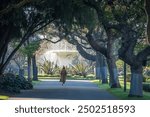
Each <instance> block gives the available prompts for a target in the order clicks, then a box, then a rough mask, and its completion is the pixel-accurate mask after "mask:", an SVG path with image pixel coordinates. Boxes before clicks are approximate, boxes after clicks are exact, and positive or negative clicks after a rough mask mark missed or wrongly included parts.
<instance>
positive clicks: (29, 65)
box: [28, 56, 32, 82]
mask: <svg viewBox="0 0 150 117" xmlns="http://www.w3.org/2000/svg"><path fill="white" fill-rule="evenodd" d="M28 81H29V82H31V81H32V80H31V57H29V56H28Z"/></svg>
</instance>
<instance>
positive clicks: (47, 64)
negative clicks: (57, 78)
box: [39, 58, 59, 75]
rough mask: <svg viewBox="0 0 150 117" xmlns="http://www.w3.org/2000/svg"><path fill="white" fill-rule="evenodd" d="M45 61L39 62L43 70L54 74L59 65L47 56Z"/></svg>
mask: <svg viewBox="0 0 150 117" xmlns="http://www.w3.org/2000/svg"><path fill="white" fill-rule="evenodd" d="M43 61H44V62H43V63H39V65H40V68H41V70H43V71H44V73H45V74H51V75H53V74H54V72H56V71H57V70H58V69H59V67H58V66H57V65H55V64H54V62H51V61H49V60H47V59H46V58H44V60H43Z"/></svg>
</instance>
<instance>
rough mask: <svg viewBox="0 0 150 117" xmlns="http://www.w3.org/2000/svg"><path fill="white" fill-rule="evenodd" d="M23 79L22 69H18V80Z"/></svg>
mask: <svg viewBox="0 0 150 117" xmlns="http://www.w3.org/2000/svg"><path fill="white" fill-rule="evenodd" d="M23 77H24V69H21V68H19V78H23Z"/></svg>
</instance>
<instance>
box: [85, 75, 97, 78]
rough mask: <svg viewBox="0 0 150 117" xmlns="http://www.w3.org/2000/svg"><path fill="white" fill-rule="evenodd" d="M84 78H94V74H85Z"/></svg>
mask: <svg viewBox="0 0 150 117" xmlns="http://www.w3.org/2000/svg"><path fill="white" fill-rule="evenodd" d="M86 78H95V75H94V74H89V75H87V76H86Z"/></svg>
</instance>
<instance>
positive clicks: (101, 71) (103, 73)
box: [96, 52, 108, 84]
mask: <svg viewBox="0 0 150 117" xmlns="http://www.w3.org/2000/svg"><path fill="white" fill-rule="evenodd" d="M96 58H97V59H96V68H97V69H96V70H97V73H96V77H98V78H100V79H101V80H102V84H104V83H108V81H107V66H106V61H105V57H104V56H103V55H102V54H100V53H98V52H97V53H96Z"/></svg>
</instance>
